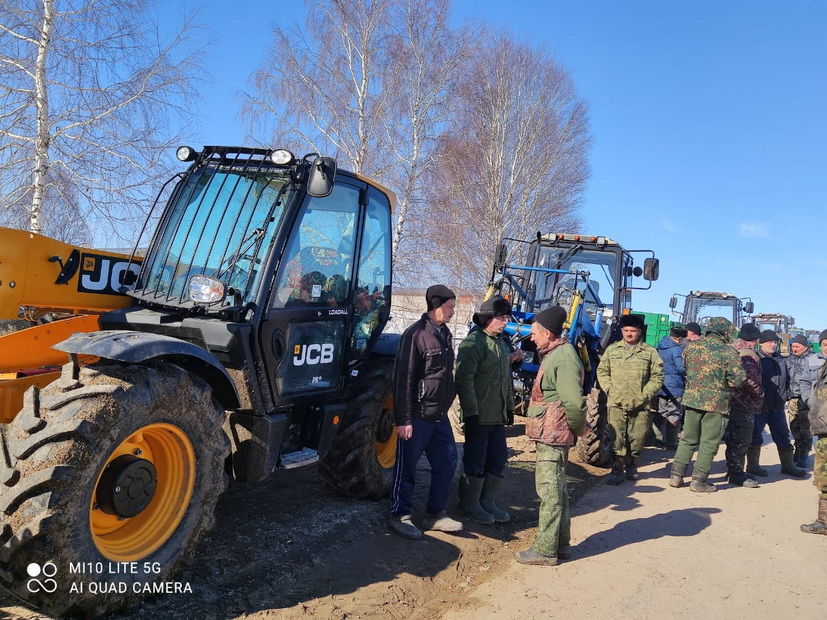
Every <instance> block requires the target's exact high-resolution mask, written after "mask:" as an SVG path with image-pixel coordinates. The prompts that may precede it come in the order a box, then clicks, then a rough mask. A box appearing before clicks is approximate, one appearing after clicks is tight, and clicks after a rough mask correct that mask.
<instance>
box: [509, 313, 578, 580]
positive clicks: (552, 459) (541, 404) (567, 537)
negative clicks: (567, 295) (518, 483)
mask: <svg viewBox="0 0 827 620" xmlns="http://www.w3.org/2000/svg"><path fill="white" fill-rule="evenodd" d="M565 321H566V311H565V310H564V309H563V308H561V307H560V306H552V307H551V308H546V309H545V310H542V311H541V312H538V313H537V314H536V315H534V320H533V322H532V323H531V340H532V342H534V344H535V346H536V347H537V353H539V354H540V356H542V360H543V361H542V362H541V363H540V370H539V372H538V373H537V377H536V378H535V379H534V385H533V386H532V388H531V402H530V404H529V406H528V410H527V412H526V413H527V414H528V416H529V417H532V418H536V417H538V416H540V415H542V414H543V413H544V412H545V411H546V410H547V408H548V406H549V404H552V403H557V404H559V406H562V408H563V411H564V413H565V419H566V423H567V424H568V426H569V428H570V429H571V431H572V434H573V435H574V437H578V436H579V435H580V434H581V433H582V432H583V428H584V427H585V425H586V400H585V398H583V363H582V362H581V361H580V356H579V355H578V354H577V351H576V350H575V349H574V347H573V346H571V345H570V344H568V340H567V339H566V338H563V337H562V333H563V324H564V323H565ZM572 443H573V442H572ZM534 445H535V447H536V450H537V456H536V459H537V460H536V463H535V466H534V479H535V484H536V488H537V495H538V496H539V498H540V514H539V519H538V523H537V533H536V534H535V536H534V544H532V545H531V547H529V548H528V549H526V550H524V551H519V552H517V553H516V554H515V557H516V558H517V561H518V562H520V563H521V564H533V565H538V566H556V565H557V564H558V563H559V562H560V560H567V559H568V558H569V557H571V517H570V516H569V494H568V490H567V487H566V461H567V460H568V451H569V448H570V447H571V445H572V444H571V443H559V444H546V443H542V442H540V441H535V443H534Z"/></svg>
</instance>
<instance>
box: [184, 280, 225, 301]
mask: <svg viewBox="0 0 827 620" xmlns="http://www.w3.org/2000/svg"><path fill="white" fill-rule="evenodd" d="M190 299H191V300H192V301H196V302H200V303H203V304H213V303H215V302H217V301H221V300H222V299H224V283H223V282H221V281H220V280H216V279H215V278H210V277H209V276H192V277H191V278H190Z"/></svg>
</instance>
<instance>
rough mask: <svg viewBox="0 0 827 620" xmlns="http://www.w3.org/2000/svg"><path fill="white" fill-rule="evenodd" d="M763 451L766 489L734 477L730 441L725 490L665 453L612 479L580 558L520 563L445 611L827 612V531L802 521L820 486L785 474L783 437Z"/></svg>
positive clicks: (587, 502) (577, 531)
mask: <svg viewBox="0 0 827 620" xmlns="http://www.w3.org/2000/svg"><path fill="white" fill-rule="evenodd" d="M656 455H657V453H652V452H649V453H648V456H649V457H652V456H656ZM762 459H763V463H764V464H768V465H769V471H770V477H769V478H767V479H765V480H766V482H765V483H763V484H761V486H760V487H759V488H758V489H739V488H737V487H732V486H730V485H728V484H725V483H723V472H724V468H723V451H721V453H720V454H719V455H718V459H717V460H716V462H715V467H714V469H713V475H712V476H710V480H713V481H714V482H716V483H717V484H718V485H719V491H718V492H716V493H714V494H709V495H707V494H696V493H691V492H690V491H689V490H688V489H686V488H683V489H672V488H670V487H668V486H667V484H666V482H667V479H668V473H667V470H666V469H665V467H664V463H663V462H654V463H652V462H650V464H648V465H647V466H645V467H643V469H642V471H643V480H641V481H639V482H638V483H637V484H635V485H634V486H632V485H629V484H624V485H622V486H620V487H609V486H607V485H605V484H600V485H598V486H597V487H595V488H594V489H592V490H591V491H590V492H589V493H588V494H587V495H586V496H585V497H584V498H583V499H582V500H581V501H580V502H579V503H578V504H577V506H576V507H575V509H574V511H573V512H574V514H575V515H576V516H575V517H574V519H573V523H572V531H573V540H572V543H573V544H574V545H576V547H575V549H574V558H573V560H572V561H570V562H567V563H565V564H561V565H560V566H557V567H554V568H542V567H530V566H529V567H525V566H521V565H519V564H516V563H514V564H512V565H511V566H510V567H509V568H508V569H507V570H506V571H505V572H503V573H502V574H500V575H499V576H497V577H496V578H494V579H491V580H488V581H486V582H485V583H483V584H481V585H480V586H479V587H477V588H476V589H475V590H474V591H473V592H471V593H470V595H469V598H468V601H467V603H466V605H465V606H464V607H463V608H462V609H461V610H454V611H451V612H449V613H447V614H446V615H445V616H444V617H445V618H446V620H460V619H466V618H467V619H474V620H477V619H479V618H542V617H558V618H562V617H575V618H588V617H599V618H602V619H605V620H608V619H611V618H624V619H628V618H749V619H762V618H795V619H796V620H809V619H813V620H816V619H821V620H823V619H824V618H827V597H826V596H825V594H824V592H825V584H827V537H823V536H813V535H808V534H803V533H801V532H800V531H799V529H798V526H799V524H800V523H802V522H803V521H805V520H806V521H808V522H809V521H812V519H813V518H815V510H816V496H817V492H816V490H815V489H814V487H813V485H812V483H811V479H808V480H793V479H790V478H787V477H782V476H780V475H779V473H778V470H779V467H778V456H777V453H776V451H775V448H774V445H770V446H766V445H765V447H764V449H763V453H762Z"/></svg>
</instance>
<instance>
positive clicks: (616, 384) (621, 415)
mask: <svg viewBox="0 0 827 620" xmlns="http://www.w3.org/2000/svg"><path fill="white" fill-rule="evenodd" d="M643 327H644V323H643V316H641V315H639V314H625V315H623V316H621V317H620V333H621V336H622V340H619V341H617V342H614V343H612V344H610V345H609V346H608V347H607V348H606V352H605V353H604V354H603V357H602V358H601V359H600V364H599V365H598V366H597V380H598V382H599V383H600V388H601V389H602V390H603V391H604V392H606V397H607V400H606V402H607V403H608V406H609V427H610V428H611V429H612V433H613V435H614V445H613V446H612V447H613V449H614V462H613V464H612V473H611V474H609V477H608V479H607V480H606V482H607V483H608V484H611V485H618V484H621V483H622V482H623V477H624V470H625V476H626V479H627V480H637V479H638V473H637V468H638V462H639V459H640V453H641V451H642V450H643V443H644V441H645V439H646V431H647V430H648V427H649V406H650V404H651V402H652V398H653V397H654V396H655V394H657V393H658V391H659V390H660V389H661V386H662V385H663V361H662V360H661V358H660V355H658V352H657V350H656V349H655V348H654V347H652V346H650V345H648V344H646V343H645V342H642V340H641V337H642V336H643Z"/></svg>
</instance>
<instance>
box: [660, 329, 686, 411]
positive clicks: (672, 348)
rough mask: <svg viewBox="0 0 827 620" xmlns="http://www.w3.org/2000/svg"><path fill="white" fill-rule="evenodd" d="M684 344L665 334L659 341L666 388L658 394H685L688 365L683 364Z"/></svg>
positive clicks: (678, 396)
mask: <svg viewBox="0 0 827 620" xmlns="http://www.w3.org/2000/svg"><path fill="white" fill-rule="evenodd" d="M682 354H683V346H681V344H680V343H677V342H675V341H674V340H672V339H671V338H670V337H669V336H664V337H663V338H662V339H661V341H660V342H659V343H658V355H660V359H662V360H663V387H664V388H666V390H668V391H669V393H668V394H667V392H666V390H661V391H660V392H658V396H664V397H667V398H668V397H669V396H670V395H671V396H674V397H675V398H680V397H681V396H683V389H684V387H685V386H686V367H685V366H684V365H683V356H682Z"/></svg>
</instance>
